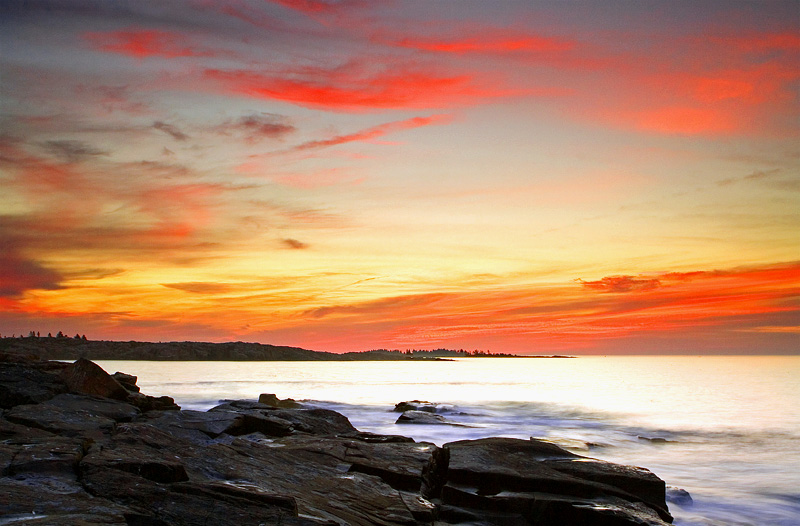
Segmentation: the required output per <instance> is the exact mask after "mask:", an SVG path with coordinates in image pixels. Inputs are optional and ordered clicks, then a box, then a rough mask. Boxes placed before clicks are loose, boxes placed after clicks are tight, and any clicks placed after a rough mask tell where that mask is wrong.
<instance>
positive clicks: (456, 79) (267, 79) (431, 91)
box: [205, 68, 561, 111]
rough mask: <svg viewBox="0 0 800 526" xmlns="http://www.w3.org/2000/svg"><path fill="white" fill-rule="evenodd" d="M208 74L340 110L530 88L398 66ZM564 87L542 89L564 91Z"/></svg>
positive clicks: (255, 91) (450, 102) (451, 102)
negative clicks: (373, 70) (367, 70)
mask: <svg viewBox="0 0 800 526" xmlns="http://www.w3.org/2000/svg"><path fill="white" fill-rule="evenodd" d="M205 76H206V77H207V78H210V79H214V80H218V81H221V82H222V83H223V84H224V85H225V86H226V87H227V89H229V90H230V91H233V92H236V93H242V94H244V95H248V96H250V97H255V98H264V99H277V100H282V101H286V102H290V103H293V104H297V105H300V106H306V107H311V108H323V109H329V110H336V111H366V110H376V109H401V108H418V109H426V108H440V107H450V106H459V105H466V104H475V103H476V102H478V101H480V100H482V99H489V98H496V97H507V96H512V95H522V94H526V93H531V90H521V89H508V88H503V87H498V86H496V85H495V86H494V87H488V86H487V87H480V86H478V85H476V79H475V78H474V76H472V75H454V76H443V75H440V74H436V73H431V72H426V71H419V70H407V69H404V68H395V69H393V70H391V71H389V72H382V73H377V74H372V75H359V74H357V73H351V72H348V71H344V70H343V69H333V70H327V69H322V68H306V69H303V70H299V71H296V72H286V73H283V74H262V73H257V72H254V71H221V70H216V69H209V70H206V72H205ZM560 93H561V91H560V90H556V91H547V92H544V93H542V94H549V95H555V94H560Z"/></svg>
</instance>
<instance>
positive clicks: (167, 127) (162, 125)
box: [153, 121, 189, 141]
mask: <svg viewBox="0 0 800 526" xmlns="http://www.w3.org/2000/svg"><path fill="white" fill-rule="evenodd" d="M153 128H154V129H156V130H159V131H162V132H164V133H166V134H167V135H170V136H172V138H173V139H175V140H176V141H186V140H188V139H189V136H188V135H186V134H185V133H183V132H182V131H181V130H179V129H178V127H177V126H174V125H172V124H167V123H166V122H162V121H156V122H154V123H153Z"/></svg>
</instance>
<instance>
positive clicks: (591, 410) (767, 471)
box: [98, 356, 800, 526]
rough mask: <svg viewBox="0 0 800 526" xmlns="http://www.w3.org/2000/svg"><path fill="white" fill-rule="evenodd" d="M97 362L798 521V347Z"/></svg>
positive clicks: (189, 394)
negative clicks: (416, 410) (417, 416)
mask: <svg viewBox="0 0 800 526" xmlns="http://www.w3.org/2000/svg"><path fill="white" fill-rule="evenodd" d="M98 363H100V365H101V366H102V367H103V368H105V369H106V370H107V371H109V372H114V371H123V372H127V373H130V374H134V375H137V376H138V377H139V382H138V384H139V386H140V387H141V388H142V391H143V392H145V393H147V394H151V395H162V394H166V395H169V396H172V397H174V398H175V400H176V402H177V403H178V404H180V405H181V406H182V407H183V408H185V409H208V408H210V407H212V406H214V405H216V404H217V403H218V402H219V400H222V399H232V398H249V399H255V398H257V397H258V395H259V394H260V393H275V394H277V395H278V397H280V398H287V397H291V398H294V399H297V400H309V401H311V402H310V403H312V404H313V405H315V406H318V407H328V408H331V409H335V410H337V411H339V412H341V413H343V414H345V415H347V416H348V417H349V418H350V420H351V421H352V422H353V424H354V425H355V426H356V427H357V428H359V429H361V430H363V431H373V432H379V433H393V434H404V435H408V436H412V437H414V438H415V439H417V440H428V441H432V442H435V443H437V444H443V443H445V442H448V441H452V440H460V439H466V438H479V437H485V436H510V437H518V438H528V437H531V436H534V437H538V438H546V439H549V440H553V441H555V442H557V443H559V444H561V445H562V446H565V447H568V448H571V449H572V450H573V451H575V452H577V453H579V454H583V455H587V456H592V457H596V458H601V459H604V460H609V461H613V462H622V463H625V464H635V465H639V466H644V467H647V468H648V469H650V470H651V471H653V472H655V473H656V474H657V475H658V476H660V477H661V478H662V479H664V480H665V481H666V482H667V485H669V486H677V487H681V488H684V489H686V490H687V491H689V492H690V494H691V495H692V497H693V498H694V504H693V505H691V506H684V507H681V506H677V505H675V504H671V505H670V509H671V511H672V512H673V514H674V515H675V517H676V521H675V524H677V525H683V526H688V525H692V526H694V525H698V526H699V525H704V526H710V525H713V526H722V525H738V526H744V525H752V526H763V525H776V526H778V525H780V526H790V525H791V526H796V525H798V524H800V490H798V488H800V455H798V453H797V451H800V357H798V356H793V357H778V356H767V357H746V356H745V357H740V356H736V357H731V356H725V357H708V356H704V357H688V356H679V357H650V356H648V357H641V356H626V357H617V356H613V357H586V358H576V359H558V358H526V359H513V358H464V359H458V360H455V361H441V362H419V361H408V362H405V361H404V362H141V361H124V362H123V361H103V362H98ZM413 399H420V400H428V401H431V402H437V403H440V404H443V405H442V411H444V413H445V414H444V416H445V417H447V418H448V419H450V420H452V421H456V422H459V423H462V424H467V425H470V426H472V427H452V426H408V425H407V426H401V425H397V424H395V423H394V421H395V420H396V418H397V416H398V414H397V413H394V412H392V411H391V410H392V408H393V407H394V405H395V404H396V403H397V402H400V401H404V400H413ZM648 439H649V440H648ZM653 439H656V440H653Z"/></svg>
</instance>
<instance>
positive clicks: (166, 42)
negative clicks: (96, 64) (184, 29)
mask: <svg viewBox="0 0 800 526" xmlns="http://www.w3.org/2000/svg"><path fill="white" fill-rule="evenodd" d="M83 38H85V39H86V40H88V41H89V42H91V43H92V44H93V45H94V46H95V48H97V49H99V50H101V51H108V52H111V53H119V54H121V55H128V56H131V57H137V58H145V57H167V58H176V57H211V56H215V55H216V54H217V53H215V52H213V51H210V50H207V49H199V48H197V49H193V48H191V47H188V46H186V43H185V37H184V36H183V35H182V34H180V33H175V32H171V31H160V30H156V29H126V30H120V31H106V32H97V33H84V34H83Z"/></svg>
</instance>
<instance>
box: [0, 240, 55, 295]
mask: <svg viewBox="0 0 800 526" xmlns="http://www.w3.org/2000/svg"><path fill="white" fill-rule="evenodd" d="M4 244H5V243H4ZM63 279H64V278H63V276H62V275H61V274H60V273H58V272H56V271H55V270H51V269H49V268H46V267H43V266H42V265H40V264H39V263H38V262H36V261H33V260H31V259H27V258H24V257H22V256H21V255H19V254H17V253H15V252H14V251H11V252H5V253H3V254H0V297H7V298H16V297H18V296H21V295H22V294H23V293H25V292H26V291H28V290H34V289H45V290H54V289H58V288H60V285H59V283H60V282H61V281H63Z"/></svg>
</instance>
